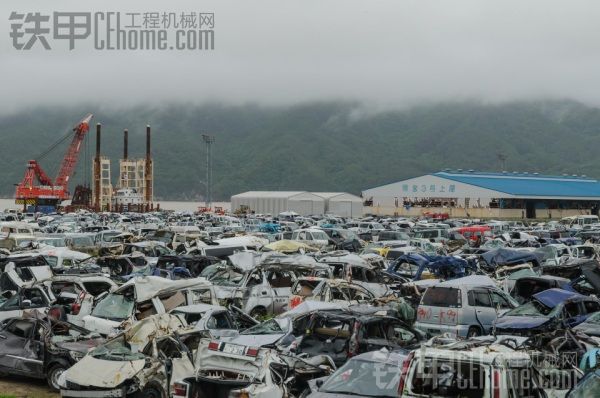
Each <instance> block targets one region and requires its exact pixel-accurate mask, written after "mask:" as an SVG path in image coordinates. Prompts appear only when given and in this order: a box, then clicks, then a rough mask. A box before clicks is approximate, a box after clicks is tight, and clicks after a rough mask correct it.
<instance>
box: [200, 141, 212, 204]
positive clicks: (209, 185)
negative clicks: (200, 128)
mask: <svg viewBox="0 0 600 398" xmlns="http://www.w3.org/2000/svg"><path fill="white" fill-rule="evenodd" d="M202 140H203V141H204V145H205V146H206V184H205V186H206V196H205V197H204V202H205V203H206V207H207V208H208V209H210V208H211V206H212V189H211V188H212V144H213V143H214V142H215V137H214V136H213V135H208V134H202Z"/></svg>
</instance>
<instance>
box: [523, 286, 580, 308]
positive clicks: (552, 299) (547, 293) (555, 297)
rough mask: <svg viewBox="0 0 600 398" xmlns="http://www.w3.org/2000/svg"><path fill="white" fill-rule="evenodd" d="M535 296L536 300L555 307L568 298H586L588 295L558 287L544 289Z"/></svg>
mask: <svg viewBox="0 0 600 398" xmlns="http://www.w3.org/2000/svg"><path fill="white" fill-rule="evenodd" d="M533 297H534V298H535V299H536V300H538V301H539V302H541V303H542V304H544V305H546V306H548V307H550V308H554V307H556V306H557V305H559V304H561V303H564V302H565V301H567V300H571V299H574V298H577V299H584V298H586V296H582V295H581V294H579V293H576V292H570V291H568V290H563V289H558V288H552V289H548V290H544V291H543V292H539V293H537V294H534V295H533Z"/></svg>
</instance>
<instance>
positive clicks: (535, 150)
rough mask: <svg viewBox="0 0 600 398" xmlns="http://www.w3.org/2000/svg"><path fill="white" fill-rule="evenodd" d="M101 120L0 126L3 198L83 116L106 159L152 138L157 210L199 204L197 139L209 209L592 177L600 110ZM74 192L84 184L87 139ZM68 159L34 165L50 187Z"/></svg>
mask: <svg viewBox="0 0 600 398" xmlns="http://www.w3.org/2000/svg"><path fill="white" fill-rule="evenodd" d="M116 109H117V110H115V109H111V110H109V109H104V108H101V107H100V108H99V107H97V106H94V105H77V106H72V107H69V108H64V107H45V108H37V109H26V110H23V111H22V112H20V113H16V114H10V115H5V116H0V134H1V137H2V144H1V145H0V167H1V170H2V172H1V173H0V194H1V195H3V196H11V195H12V194H13V190H14V185H13V184H14V183H16V182H18V181H20V180H21V178H22V176H23V172H24V169H25V165H26V162H27V160H28V159H30V158H35V157H36V156H37V155H38V154H40V153H41V152H43V151H44V150H45V149H47V148H48V147H49V146H50V145H51V144H53V143H54V142H55V141H56V140H58V139H59V138H60V137H62V136H63V135H64V134H65V133H66V132H67V131H68V129H69V128H71V127H72V126H73V125H74V124H75V122H77V121H78V120H79V119H80V118H81V117H82V116H84V115H85V114H86V113H88V112H92V113H94V114H95V118H94V120H93V123H94V125H95V123H97V122H100V123H102V125H103V154H105V155H108V156H110V157H111V158H112V159H113V176H114V179H115V180H116V177H117V173H118V170H117V167H118V163H117V159H118V158H119V157H120V156H122V150H123V149H122V145H123V135H122V130H123V129H124V128H128V129H129V153H130V157H134V156H143V153H144V150H145V149H144V145H145V137H144V131H145V126H146V124H150V125H152V128H153V154H154V160H155V189H156V191H155V193H156V196H157V197H158V198H159V199H163V200H164V199H192V198H194V199H199V198H201V197H202V193H203V192H204V187H203V185H202V183H201V182H202V181H203V180H204V173H205V161H204V148H203V145H202V140H201V134H203V133H210V134H213V135H215V136H216V143H215V145H214V149H213V153H214V174H213V179H214V189H213V191H214V198H215V199H228V198H229V196H230V195H232V194H235V193H238V192H242V191H246V190H286V189H294V190H296V189H297V190H321V191H334V190H335V191H338V190H340V191H349V192H354V193H359V192H360V191H361V190H362V189H365V188H370V187H373V186H377V185H380V184H384V183H388V182H393V181H396V180H398V179H402V178H405V177H411V176H416V175H419V174H422V173H427V172H432V171H438V170H440V169H442V168H447V167H448V168H463V169H471V168H472V169H478V170H489V171H496V170H498V169H499V168H500V167H501V166H500V165H501V163H500V161H499V160H498V156H497V155H498V154H499V153H503V154H505V155H506V156H507V160H506V163H507V168H508V169H509V171H529V172H541V173H542V172H543V173H560V174H562V173H569V174H573V173H576V174H587V175H588V176H595V177H600V160H599V159H598V156H597V153H598V150H599V145H598V144H599V143H600V109H598V108H592V107H589V106H585V105H583V104H580V103H576V102H572V101H550V102H513V103H506V104H501V105H488V104H480V103H443V104H429V105H421V106H416V107H412V108H406V109H402V110H387V111H380V112H372V111H368V110H367V109H368V107H365V106H363V105H361V104H359V103H350V102H315V103H305V104H300V105H295V106H281V107H263V106H258V105H243V106H228V105H221V104H213V105H203V106H196V105H186V104H173V105H168V106H164V107H162V108H161V107H153V106H139V107H134V108H122V109H119V108H116ZM88 144H89V145H88V149H89V151H88V152H89V154H88V156H87V157H86V156H85V155H86V153H85V151H84V153H82V156H81V158H80V162H79V166H78V172H77V175H76V177H75V182H81V181H83V180H84V179H85V177H86V176H87V177H88V178H89V176H90V175H91V159H92V156H93V153H94V145H95V128H92V129H91V131H90V136H89V143H88ZM65 150H66V142H65V143H63V144H62V145H60V146H59V147H58V148H57V149H56V150H55V151H53V152H52V153H51V155H49V156H47V157H46V158H44V159H43V160H42V161H41V163H42V165H43V166H44V168H45V169H47V171H48V172H49V173H50V174H51V175H54V174H55V173H56V170H57V168H58V164H59V159H60V157H61V156H62V155H63V153H64V151H65Z"/></svg>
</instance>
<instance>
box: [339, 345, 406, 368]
mask: <svg viewBox="0 0 600 398" xmlns="http://www.w3.org/2000/svg"><path fill="white" fill-rule="evenodd" d="M407 356H408V351H404V350H397V351H388V350H387V349H385V348H382V349H381V350H378V351H370V352H365V353H363V354H360V355H357V356H355V357H353V358H352V359H350V360H351V361H356V360H362V361H369V362H377V363H386V364H391V365H398V366H401V365H402V362H403V361H404V359H406V357H407Z"/></svg>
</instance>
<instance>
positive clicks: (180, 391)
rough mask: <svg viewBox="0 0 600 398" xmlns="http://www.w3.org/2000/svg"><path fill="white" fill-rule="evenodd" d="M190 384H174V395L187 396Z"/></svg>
mask: <svg viewBox="0 0 600 398" xmlns="http://www.w3.org/2000/svg"><path fill="white" fill-rule="evenodd" d="M187 390H188V386H187V384H185V383H177V382H176V383H174V384H173V396H174V397H187Z"/></svg>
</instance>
